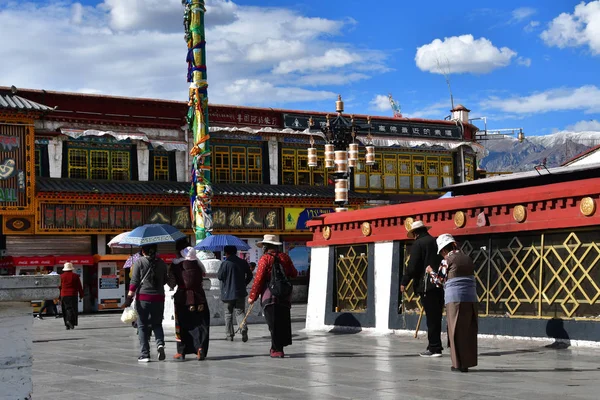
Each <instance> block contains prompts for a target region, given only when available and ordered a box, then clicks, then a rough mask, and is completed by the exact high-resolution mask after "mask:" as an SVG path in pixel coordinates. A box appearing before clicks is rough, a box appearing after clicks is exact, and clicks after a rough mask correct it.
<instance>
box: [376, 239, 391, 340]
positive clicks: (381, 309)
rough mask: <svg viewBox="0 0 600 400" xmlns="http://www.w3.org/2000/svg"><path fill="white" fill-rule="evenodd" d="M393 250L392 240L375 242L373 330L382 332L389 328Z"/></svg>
mask: <svg viewBox="0 0 600 400" xmlns="http://www.w3.org/2000/svg"><path fill="white" fill-rule="evenodd" d="M393 251H394V244H393V243H392V242H383V243H375V288H376V289H375V330H377V331H382V332H383V331H387V330H388V328H389V312H390V288H391V284H392V262H393V257H392V256H393Z"/></svg>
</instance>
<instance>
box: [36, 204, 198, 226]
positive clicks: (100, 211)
mask: <svg viewBox="0 0 600 400" xmlns="http://www.w3.org/2000/svg"><path fill="white" fill-rule="evenodd" d="M40 211H41V215H40V218H39V225H38V226H39V230H40V231H41V232H53V231H56V230H65V229H67V230H75V231H76V230H98V231H111V232H113V231H124V230H131V229H134V228H136V227H138V226H140V225H144V224H170V225H173V226H174V227H176V228H178V229H190V227H191V222H190V211H189V208H188V207H155V206H104V205H84V204H48V203H42V204H41V207H40Z"/></svg>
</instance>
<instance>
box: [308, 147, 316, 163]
mask: <svg viewBox="0 0 600 400" xmlns="http://www.w3.org/2000/svg"><path fill="white" fill-rule="evenodd" d="M308 166H309V167H316V166H317V149H315V148H314V147H309V148H308Z"/></svg>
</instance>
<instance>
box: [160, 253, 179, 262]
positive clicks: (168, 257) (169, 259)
mask: <svg viewBox="0 0 600 400" xmlns="http://www.w3.org/2000/svg"><path fill="white" fill-rule="evenodd" d="M158 257H160V258H161V259H162V260H163V261H164V262H166V263H167V264H171V263H172V262H173V260H174V259H176V258H177V254H159V255H158Z"/></svg>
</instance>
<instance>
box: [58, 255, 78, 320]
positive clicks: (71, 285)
mask: <svg viewBox="0 0 600 400" xmlns="http://www.w3.org/2000/svg"><path fill="white" fill-rule="evenodd" d="M77 295H79V300H82V299H83V288H82V287H81V280H79V275H77V274H76V273H74V272H73V264H71V263H70V262H68V263H65V266H64V268H63V270H62V274H61V275H60V298H61V300H62V303H61V306H62V313H63V319H64V321H65V326H66V327H67V330H69V329H75V327H76V326H77V317H78V314H79V312H78V311H79V310H78V309H77Z"/></svg>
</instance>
